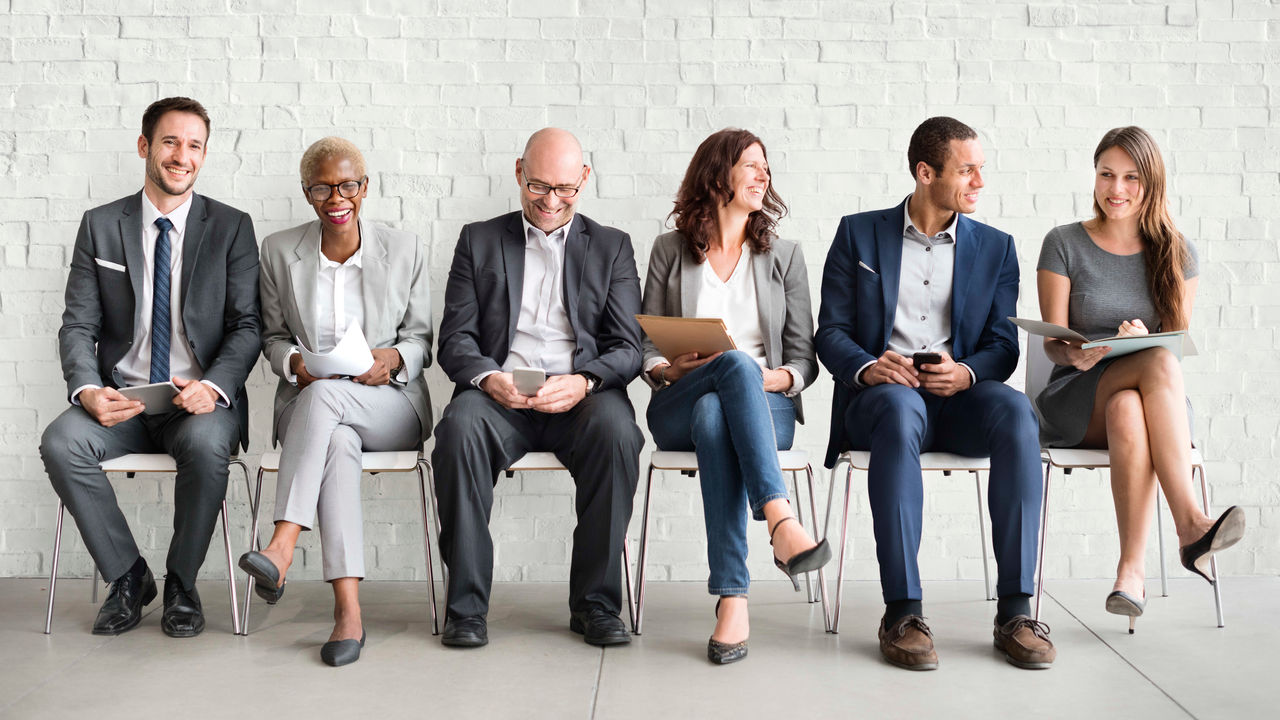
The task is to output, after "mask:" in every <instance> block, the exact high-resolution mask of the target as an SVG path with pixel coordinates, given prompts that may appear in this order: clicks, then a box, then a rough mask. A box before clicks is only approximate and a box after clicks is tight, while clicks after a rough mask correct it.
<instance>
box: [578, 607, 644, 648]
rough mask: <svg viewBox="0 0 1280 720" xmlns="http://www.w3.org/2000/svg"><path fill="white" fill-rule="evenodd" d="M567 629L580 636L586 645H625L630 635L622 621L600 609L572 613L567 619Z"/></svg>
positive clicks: (629, 639) (629, 640) (593, 608)
mask: <svg viewBox="0 0 1280 720" xmlns="http://www.w3.org/2000/svg"><path fill="white" fill-rule="evenodd" d="M569 629H570V630H572V631H574V632H576V633H578V634H579V635H582V639H583V640H585V641H586V643H587V644H588V645H599V646H600V647H605V646H606V645H626V644H627V643H629V642H631V633H629V632H627V626H626V625H623V624H622V619H621V618H619V617H618V616H617V615H614V614H613V613H611V612H609V611H608V610H605V609H604V608H600V607H592V608H589V609H587V610H580V611H574V612H573V614H572V615H571V616H570V617H569Z"/></svg>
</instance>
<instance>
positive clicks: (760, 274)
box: [742, 246, 774, 360]
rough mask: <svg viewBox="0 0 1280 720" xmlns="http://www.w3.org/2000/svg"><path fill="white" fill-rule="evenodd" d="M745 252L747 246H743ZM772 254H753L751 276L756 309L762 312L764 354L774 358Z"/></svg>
mask: <svg viewBox="0 0 1280 720" xmlns="http://www.w3.org/2000/svg"><path fill="white" fill-rule="evenodd" d="M742 251H743V252H746V251H747V247H746V246H744V247H743V248H742ZM770 259H771V254H766V253H756V254H752V256H751V278H752V280H753V281H754V282H755V286H756V309H757V311H758V312H759V314H760V330H761V333H760V334H761V335H763V336H764V356H765V358H766V359H769V360H772V359H773V347H772V345H773V328H774V322H773V302H772V299H773V298H772V296H771V293H770V292H769V279H770V275H771V274H772V272H771V271H772V269H773V268H772V265H773V263H772V262H770Z"/></svg>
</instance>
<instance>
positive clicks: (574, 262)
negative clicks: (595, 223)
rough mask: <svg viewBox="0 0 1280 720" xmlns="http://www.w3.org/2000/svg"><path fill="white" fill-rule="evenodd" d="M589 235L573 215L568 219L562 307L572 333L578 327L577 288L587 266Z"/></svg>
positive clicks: (580, 285)
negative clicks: (566, 314) (567, 317)
mask: <svg viewBox="0 0 1280 720" xmlns="http://www.w3.org/2000/svg"><path fill="white" fill-rule="evenodd" d="M590 245H591V236H590V235H589V234H587V232H586V224H585V223H581V222H578V216H577V215H574V216H573V219H572V220H570V221H569V232H568V234H567V236H566V237H565V241H564V308H565V312H567V313H568V314H569V327H571V328H573V331H574V333H578V332H580V330H579V328H578V289H579V288H581V287H582V271H583V270H584V269H585V268H586V267H587V249H588V248H589V247H590Z"/></svg>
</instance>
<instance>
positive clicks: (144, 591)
mask: <svg viewBox="0 0 1280 720" xmlns="http://www.w3.org/2000/svg"><path fill="white" fill-rule="evenodd" d="M94 582H97V580H96V579H95V580H94ZM155 599H156V578H155V576H154V575H152V574H151V569H150V568H147V571H146V572H145V573H143V574H142V575H141V576H135V575H134V574H133V573H132V572H126V573H125V574H124V575H121V576H120V577H119V578H116V580H115V581H114V582H112V583H111V591H110V592H108V593H107V599H106V601H105V602H103V603H102V607H101V608H100V609H99V610H98V617H97V618H96V619H95V620H94V621H93V634H94V635H119V634H120V633H122V632H127V631H129V630H132V629H134V628H136V627H138V623H140V622H142V606H144V605H150V604H151V601H152V600H155Z"/></svg>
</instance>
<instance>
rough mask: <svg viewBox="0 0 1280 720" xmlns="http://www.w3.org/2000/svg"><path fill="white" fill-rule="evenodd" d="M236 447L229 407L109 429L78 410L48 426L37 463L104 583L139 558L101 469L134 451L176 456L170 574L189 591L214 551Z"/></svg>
mask: <svg viewBox="0 0 1280 720" xmlns="http://www.w3.org/2000/svg"><path fill="white" fill-rule="evenodd" d="M239 441H240V427H239V424H238V423H237V422H236V416H235V413H234V412H232V411H231V409H229V408H224V407H215V408H214V410H213V412H210V413H206V414H203V415H190V414H188V413H186V412H185V411H181V410H179V411H176V412H170V413H163V414H157V415H136V416H134V417H132V418H130V419H128V420H126V421H125V422H122V423H120V424H118V425H114V426H112V427H109V428H108V427H103V426H102V425H101V424H99V423H98V421H97V420H94V419H93V417H92V416H90V415H89V414H88V413H87V412H85V411H84V408H81V407H79V406H74V407H71V408H68V409H67V410H65V411H64V412H63V413H62V414H61V415H59V416H58V417H57V418H55V419H54V421H53V422H51V423H49V427H47V428H45V430H44V435H43V436H42V437H41V438H40V457H41V458H42V459H43V460H44V467H45V471H46V472H47V473H48V474H49V482H50V483H52V485H53V489H54V492H56V493H58V497H60V498H62V502H63V503H65V504H66V506H67V509H68V510H70V511H71V516H72V517H73V518H75V520H76V526H77V527H79V528H80V535H81V537H83V538H84V544H85V547H86V548H88V549H89V554H90V555H91V556H93V561H94V562H95V563H97V565H98V570H99V571H100V572H101V573H102V577H103V579H105V580H106V581H108V582H111V581H113V580H115V579H116V578H118V577H120V576H121V575H124V574H125V572H126V571H127V570H128V569H129V568H130V567H131V566H132V565H133V563H134V562H135V561H136V560H137V559H138V557H139V555H140V554H141V553H139V552H138V545H137V543H135V542H134V539H133V533H131V532H130V531H129V523H128V522H127V521H126V520H125V518H124V513H122V512H120V505H119V504H118V503H117V502H116V494H115V490H114V489H112V487H111V483H110V482H108V481H107V475H106V473H104V472H102V468H100V467H99V466H98V464H99V463H101V462H102V461H103V460H110V459H111V458H115V457H120V456H121V455H128V454H130V453H168V454H170V455H172V456H173V459H174V460H175V461H176V462H177V465H178V472H177V476H176V478H175V481H174V489H173V540H172V541H171V542H170V543H169V555H168V557H167V558H166V559H165V568H166V570H167V571H168V573H169V574H170V575H175V576H177V577H178V578H179V579H180V580H181V582H182V584H183V586H184V587H186V588H187V589H190V588H192V587H194V586H195V583H196V574H197V573H198V572H199V570H200V565H201V564H203V563H204V558H205V554H206V553H207V552H208V550H209V539H210V537H211V536H212V535H213V526H214V524H215V523H216V522H217V519H218V510H219V509H220V508H221V507H222V499H223V497H224V496H225V495H226V493H227V461H228V460H229V459H230V457H231V454H232V452H233V450H234V449H235V447H236V444H237V443H238V442H239Z"/></svg>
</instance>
